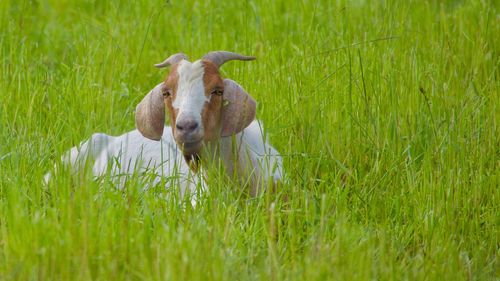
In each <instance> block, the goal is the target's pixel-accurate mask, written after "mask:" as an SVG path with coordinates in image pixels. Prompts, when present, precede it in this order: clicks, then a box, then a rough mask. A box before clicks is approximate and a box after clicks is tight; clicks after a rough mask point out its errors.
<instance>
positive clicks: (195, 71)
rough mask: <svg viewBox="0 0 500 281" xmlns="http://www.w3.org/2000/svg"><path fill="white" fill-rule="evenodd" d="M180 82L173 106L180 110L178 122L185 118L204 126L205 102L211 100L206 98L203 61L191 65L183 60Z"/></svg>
mask: <svg viewBox="0 0 500 281" xmlns="http://www.w3.org/2000/svg"><path fill="white" fill-rule="evenodd" d="M177 73H178V74H179V81H178V83H177V85H178V88H177V96H176V98H175V101H174V102H173V104H172V106H173V107H174V108H175V109H178V110H179V114H178V115H177V120H178V121H179V122H180V121H182V120H183V119H184V118H188V119H192V120H195V121H196V122H198V124H202V122H201V112H202V110H203V106H204V105H205V102H209V101H210V99H209V98H207V97H206V96H205V86H204V84H203V75H204V73H205V69H204V68H203V64H202V63H201V61H199V60H198V61H195V62H194V63H190V62H189V61H187V60H183V61H181V62H180V63H179V67H178V68H177Z"/></svg>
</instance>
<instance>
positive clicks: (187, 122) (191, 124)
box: [175, 119, 198, 133]
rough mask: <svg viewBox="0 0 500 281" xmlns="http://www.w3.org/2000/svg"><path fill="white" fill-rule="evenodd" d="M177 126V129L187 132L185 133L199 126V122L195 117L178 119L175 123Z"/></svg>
mask: <svg viewBox="0 0 500 281" xmlns="http://www.w3.org/2000/svg"><path fill="white" fill-rule="evenodd" d="M175 127H176V128H177V130H179V131H182V132H185V133H190V132H193V131H194V130H196V128H198V122H196V121H195V120H193V119H184V120H178V121H177V122H176V123H175Z"/></svg>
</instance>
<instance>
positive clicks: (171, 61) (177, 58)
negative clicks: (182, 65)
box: [155, 53, 188, 68]
mask: <svg viewBox="0 0 500 281" xmlns="http://www.w3.org/2000/svg"><path fill="white" fill-rule="evenodd" d="M187 58H188V57H187V56H186V55H185V54H184V53H177V54H173V55H171V56H170V57H168V58H167V59H166V60H164V61H163V62H161V63H157V64H155V66H156V67H158V68H162V67H166V66H169V65H173V64H176V63H178V62H180V61H181V60H187Z"/></svg>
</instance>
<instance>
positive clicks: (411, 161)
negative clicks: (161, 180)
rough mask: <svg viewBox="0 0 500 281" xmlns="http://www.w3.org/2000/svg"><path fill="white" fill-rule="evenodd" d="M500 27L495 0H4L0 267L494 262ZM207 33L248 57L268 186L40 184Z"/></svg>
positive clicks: (221, 274) (94, 276)
mask: <svg viewBox="0 0 500 281" xmlns="http://www.w3.org/2000/svg"><path fill="white" fill-rule="evenodd" d="M499 38H500V14H499V5H498V2H496V1H487V0H484V1H363V0H357V1H313V0H310V1H309V0H303V1H284V0H277V1H252V0H247V1H196V0H186V1H178V0H170V1H158V0H155V1H119V0H114V1H92V0H88V1H83V0H77V1H66V0H58V1H56V0H38V1H37V0H34V1H10V0H3V1H0V280H499V276H500V261H499V259H500V249H499V247H500V187H499V186H500V124H499V121H500V70H499V65H500V59H499V42H500V41H498V40H499ZM212 50H228V51H234V52H239V53H242V54H247V55H254V56H256V57H257V60H256V61H253V62H231V63H227V64H226V65H224V67H223V68H222V73H223V75H224V76H225V77H229V78H231V79H234V80H236V81H238V82H239V83H240V84H241V85H242V86H243V87H244V88H245V89H246V90H247V91H248V92H249V93H250V94H251V95H252V96H253V97H254V98H255V99H256V100H257V101H258V112H257V118H258V119H260V120H262V121H263V122H264V124H265V128H266V132H267V135H268V137H269V139H270V140H271V143H272V144H273V145H274V146H275V147H276V148H277V149H278V150H279V151H280V152H281V153H282V154H283V157H284V165H285V169H286V172H287V174H288V175H289V178H290V181H289V183H287V184H286V185H284V186H283V187H281V189H280V190H279V191H278V192H277V193H272V192H265V193H263V194H262V195H261V196H259V197H257V198H251V197H250V196H248V194H247V192H245V190H242V189H241V186H239V185H238V184H236V183H235V182H234V181H232V180H230V179H227V178H225V177H223V176H222V175H219V174H218V172H217V171H212V172H213V173H212V177H211V178H210V182H209V185H210V192H209V193H206V194H205V195H204V196H203V197H202V198H201V201H200V203H199V204H198V205H197V207H196V208H192V207H191V206H190V205H189V204H185V202H182V200H180V198H177V199H176V197H175V196H166V195H168V194H170V193H172V192H173V191H172V190H165V189H163V188H161V187H157V188H154V189H151V190H148V191H146V192H144V191H141V188H140V186H139V185H138V184H134V181H132V182H130V183H129V184H128V185H127V187H126V188H125V189H124V190H118V189H116V188H114V187H113V185H112V184H111V183H108V182H95V181H93V180H92V177H91V176H90V175H89V174H83V175H81V176H79V177H76V178H75V177H72V176H71V175H70V174H69V173H64V172H61V173H58V174H57V175H56V176H55V178H54V181H53V182H52V183H51V184H50V185H48V186H44V185H43V184H42V178H43V175H44V174H45V172H47V171H49V170H50V169H51V168H52V167H53V164H54V163H57V162H58V161H59V160H58V159H59V158H60V156H61V154H62V153H63V152H64V151H65V150H67V149H68V148H70V147H72V146H74V145H76V144H78V143H79V142H80V141H82V140H84V139H86V138H88V137H90V136H91V135H92V133H94V132H105V133H108V134H112V135H119V134H122V133H124V132H127V131H130V130H132V129H133V128H134V109H135V105H136V104H137V103H138V102H139V101H140V100H141V99H142V97H143V96H144V95H145V94H146V93H147V92H148V91H149V90H150V89H151V88H152V87H153V86H154V85H156V84H157V83H159V82H160V81H161V80H162V79H164V77H165V75H166V73H167V71H165V70H158V69H156V68H154V67H153V66H152V65H153V64H154V63H158V62H160V61H162V60H163V59H164V58H166V57H167V56H169V55H170V54H173V53H176V52H179V51H182V52H184V53H186V54H187V55H188V56H189V57H190V58H191V59H193V60H195V59H198V58H199V57H201V56H202V55H204V54H205V53H207V52H209V51H212ZM285 197H286V198H288V199H287V200H285ZM165 198H169V199H168V200H167V199H165Z"/></svg>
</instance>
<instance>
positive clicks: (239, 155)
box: [47, 51, 284, 202]
mask: <svg viewBox="0 0 500 281" xmlns="http://www.w3.org/2000/svg"><path fill="white" fill-rule="evenodd" d="M254 59H255V58H254V57H250V56H243V55H240V54H237V53H232V52H226V51H215V52H210V53H208V54H206V55H205V56H203V57H202V58H201V59H200V60H197V61H194V62H192V63H191V62H190V61H188V58H187V56H186V55H184V54H183V53H177V54H174V55H172V56H170V57H168V58H167V59H166V60H165V61H163V62H162V63H159V64H156V65H155V66H156V67H158V68H163V67H167V66H171V70H170V73H169V74H168V75H167V77H166V79H165V81H163V82H162V83H160V84H158V85H156V86H155V87H154V88H153V89H152V90H151V91H150V92H149V93H148V94H147V95H146V96H145V97H144V98H143V99H142V100H141V102H140V103H139V104H138V105H137V107H136V113H135V122H136V127H137V130H134V131H131V132H128V133H126V134H123V135H121V136H118V137H113V136H109V135H106V134H94V135H93V136H92V137H91V138H90V139H89V140H86V141H84V142H82V143H81V144H80V145H79V146H77V147H73V148H71V149H70V150H69V151H68V152H66V153H65V154H64V156H63V159H62V162H64V163H65V164H67V165H70V166H71V167H72V168H73V170H75V171H79V170H81V168H82V167H83V166H84V165H83V164H85V163H87V162H88V161H89V160H88V159H89V158H91V159H92V160H93V166H92V173H93V175H94V176H96V177H97V176H102V175H105V174H106V173H109V174H110V176H112V177H113V176H121V177H120V178H121V179H120V180H119V181H118V182H119V184H120V185H123V184H124V182H125V181H126V178H127V177H126V176H128V175H132V174H134V173H138V174H143V173H145V172H151V173H152V174H153V175H154V177H153V178H154V179H153V181H152V182H151V183H150V184H153V185H155V184H158V183H160V182H162V179H163V178H165V177H171V176H173V175H175V177H174V178H176V179H177V182H176V184H179V185H180V186H181V194H182V195H184V194H185V193H186V192H189V193H190V194H193V195H194V197H193V198H194V199H193V200H194V202H196V197H197V196H198V195H197V194H198V193H197V190H201V191H203V190H206V189H207V187H206V183H205V180H204V179H205V172H204V169H205V168H209V167H210V166H214V165H215V166H216V167H220V166H222V167H223V168H224V170H225V172H226V174H227V175H229V176H236V178H237V179H238V180H239V181H240V182H241V183H243V184H245V183H248V186H249V187H250V189H249V193H250V195H251V196H256V195H257V194H259V193H260V191H261V190H262V189H263V188H266V187H268V186H276V184H278V183H279V182H282V181H283V179H284V172H283V163H282V162H283V161H282V158H281V156H280V154H279V153H278V151H277V150H276V149H275V148H274V147H272V146H271V145H270V144H269V143H268V141H267V139H266V138H265V137H264V134H263V126H262V123H261V122H260V121H257V120H255V112H256V102H255V100H254V99H253V98H252V97H251V96H250V95H249V94H248V93H246V92H245V91H244V90H243V88H242V87H241V86H240V85H239V84H238V83H236V82H235V81H233V80H230V79H223V78H222V77H221V75H220V73H219V67H221V66H222V65H223V64H224V63H225V62H227V61H230V60H242V61H248V60H254ZM165 107H166V108H167V111H168V116H169V119H170V124H171V126H165V115H166V114H165ZM123 175H125V177H123ZM47 177H48V178H50V174H49V175H48V176H47ZM47 180H48V179H47ZM171 184H172V182H167V183H166V184H165V185H166V186H167V187H168V186H170V185H171Z"/></svg>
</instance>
